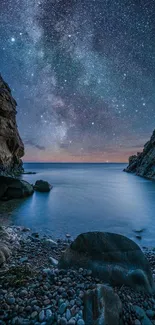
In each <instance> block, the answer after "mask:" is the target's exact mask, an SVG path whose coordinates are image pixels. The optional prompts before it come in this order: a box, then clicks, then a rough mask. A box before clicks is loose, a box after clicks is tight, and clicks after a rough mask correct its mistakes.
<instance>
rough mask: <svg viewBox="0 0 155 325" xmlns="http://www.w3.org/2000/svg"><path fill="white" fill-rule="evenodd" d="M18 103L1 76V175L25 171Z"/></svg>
mask: <svg viewBox="0 0 155 325" xmlns="http://www.w3.org/2000/svg"><path fill="white" fill-rule="evenodd" d="M16 105H17V104H16V101H15V100H14V99H13V97H12V94H11V90H10V88H9V86H8V85H7V84H6V83H5V82H4V80H3V79H2V77H1V75H0V173H1V174H4V173H5V174H7V173H8V174H9V173H20V172H22V171H23V168H22V161H21V157H23V155H24V145H23V142H22V140H21V138H20V136H19V133H18V129H17V124H16Z"/></svg>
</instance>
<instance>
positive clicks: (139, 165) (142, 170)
mask: <svg viewBox="0 0 155 325" xmlns="http://www.w3.org/2000/svg"><path fill="white" fill-rule="evenodd" d="M125 171H126V172H129V173H135V174H136V175H138V176H142V177H146V178H149V179H153V180H155V130H154V132H153V134H152V137H151V139H150V140H149V141H148V142H147V143H146V144H145V145H144V149H143V152H141V153H137V155H135V156H131V157H129V165H128V167H127V168H126V169H125Z"/></svg>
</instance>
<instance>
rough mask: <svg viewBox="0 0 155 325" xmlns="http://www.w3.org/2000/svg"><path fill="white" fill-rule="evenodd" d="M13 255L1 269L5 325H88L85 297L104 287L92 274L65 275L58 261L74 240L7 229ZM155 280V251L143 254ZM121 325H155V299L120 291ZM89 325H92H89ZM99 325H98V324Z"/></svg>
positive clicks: (1, 322)
mask: <svg viewBox="0 0 155 325" xmlns="http://www.w3.org/2000/svg"><path fill="white" fill-rule="evenodd" d="M0 231H1V239H2V238H3V241H4V242H5V243H9V244H10V247H12V249H11V250H12V254H11V255H10V257H9V258H8V259H7V261H6V263H5V264H4V265H3V266H1V268H0V306H1V307H0V325H9V324H10V325H16V324H19V325H39V324H41V325H50V324H51V325H52V324H53V325H56V324H60V325H76V324H77V325H84V324H86V323H85V321H84V295H85V293H86V292H88V290H92V289H95V288H96V287H97V286H98V285H99V284H102V281H101V280H99V279H98V278H94V277H93V276H92V272H91V270H85V269H82V268H80V269H78V270H73V269H69V270H61V269H58V266H57V261H58V260H59V258H60V256H61V255H62V253H63V252H64V251H65V250H66V248H67V247H68V246H69V245H70V243H71V239H70V236H69V235H67V237H66V240H60V239H58V240H56V241H53V239H52V238H51V237H50V236H40V235H39V234H38V233H32V232H31V231H30V229H27V228H24V227H14V226H13V227H1V229H0ZM143 251H144V253H145V256H146V257H147V259H148V260H149V263H150V266H151V270H152V274H153V278H155V250H154V249H153V248H152V249H148V248H143ZM114 291H115V292H116V293H117V294H118V296H119V298H120V300H121V302H122V307H123V309H122V316H121V324H122V325H123V324H124V325H140V324H142V325H151V324H155V295H154V294H153V295H149V294H146V293H142V292H136V291H134V290H133V289H131V288H129V287H125V286H122V287H121V288H118V287H115V288H114ZM86 325H87V324H86ZM92 325H93V324H92Z"/></svg>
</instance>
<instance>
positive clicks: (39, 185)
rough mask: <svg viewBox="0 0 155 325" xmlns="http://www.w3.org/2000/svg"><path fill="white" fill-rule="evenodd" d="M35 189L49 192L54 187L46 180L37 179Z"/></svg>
mask: <svg viewBox="0 0 155 325" xmlns="http://www.w3.org/2000/svg"><path fill="white" fill-rule="evenodd" d="M34 189H35V191H38V192H49V191H50V190H51V189H52V186H51V185H50V184H49V183H48V182H46V181H42V180H39V181H36V183H35V185H34Z"/></svg>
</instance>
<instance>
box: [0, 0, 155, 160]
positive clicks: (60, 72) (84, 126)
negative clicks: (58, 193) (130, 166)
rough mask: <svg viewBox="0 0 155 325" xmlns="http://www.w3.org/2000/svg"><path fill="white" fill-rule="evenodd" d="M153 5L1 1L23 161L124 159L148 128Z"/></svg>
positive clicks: (0, 22) (5, 61)
mask: <svg viewBox="0 0 155 325" xmlns="http://www.w3.org/2000/svg"><path fill="white" fill-rule="evenodd" d="M154 21H155V2H154V1H153V0H150V1H144V0H143V1H142V0H141V1H137V0H136V1H133V0H124V1H122V0H118V1H115V0H104V1H103V0H83V1H82V0H81V1H80V0H40V1H36V0H1V2H0V40H1V41H0V70H1V73H2V76H3V78H4V79H5V80H6V81H7V82H8V83H9V85H10V87H11V88H12V93H13V96H14V97H15V98H16V100H17V103H18V108H17V109H18V115H17V122H18V127H19V131H20V133H21V136H22V139H23V141H24V144H25V148H26V155H25V159H26V160H28V161H126V160H127V157H128V156H129V155H130V154H131V153H136V151H139V150H141V149H142V146H143V144H144V143H145V142H146V141H147V140H148V138H149V137H150V135H151V133H152V131H153V129H154V127H155V45H154V44H155V23H154Z"/></svg>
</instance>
